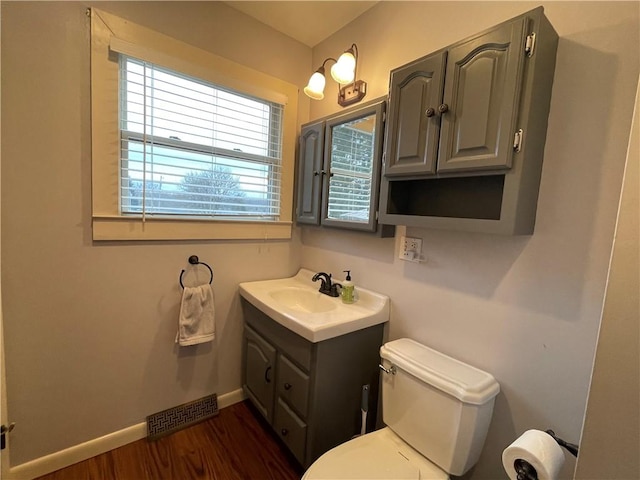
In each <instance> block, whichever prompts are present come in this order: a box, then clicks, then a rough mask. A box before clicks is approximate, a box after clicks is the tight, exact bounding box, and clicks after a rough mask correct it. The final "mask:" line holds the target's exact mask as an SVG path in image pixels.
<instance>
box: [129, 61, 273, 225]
mask: <svg viewBox="0 0 640 480" xmlns="http://www.w3.org/2000/svg"><path fill="white" fill-rule="evenodd" d="M120 65H121V88H120V93H121V122H120V124H121V141H122V145H121V151H122V156H121V169H120V171H121V211H122V212H123V213H131V214H140V213H143V212H144V213H145V214H162V215H171V214H175V215H200V216H226V217H235V218H238V217H248V218H254V217H259V218H261V219H276V218H278V216H279V207H280V165H281V158H280V156H281V151H282V149H281V145H280V142H281V138H282V132H281V124H282V122H281V117H282V111H283V107H282V105H278V104H275V103H272V102H267V101H264V100H260V99H255V98H252V97H248V96H246V95H242V94H239V93H236V92H230V91H228V90H225V89H221V88H219V87H216V86H215V85H211V84H208V83H206V82H203V81H200V80H197V79H193V78H190V77H187V76H184V75H181V74H179V73H176V72H169V71H167V70H165V69H162V68H159V67H157V66H154V65H150V64H146V63H143V62H141V61H138V60H135V59H131V58H128V57H122V59H121V63H120Z"/></svg>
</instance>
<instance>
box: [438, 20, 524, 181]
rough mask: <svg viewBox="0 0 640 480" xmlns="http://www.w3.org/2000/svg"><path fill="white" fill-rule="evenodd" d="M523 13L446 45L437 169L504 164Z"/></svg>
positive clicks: (514, 110)
mask: <svg viewBox="0 0 640 480" xmlns="http://www.w3.org/2000/svg"><path fill="white" fill-rule="evenodd" d="M526 25H527V20H526V18H520V19H518V20H516V21H514V22H511V23H506V24H503V25H501V26H499V27H497V28H496V29H494V30H490V31H489V32H487V33H484V34H482V35H481V36H478V37H475V38H473V39H471V40H469V41H467V42H464V43H461V44H459V45H456V46H454V47H453V48H451V49H450V50H449V58H448V61H447V70H446V85H445V90H444V100H443V103H442V106H441V111H443V112H442V123H441V131H440V151H439V157H438V166H437V169H438V172H453V171H465V170H482V169H496V168H510V167H511V160H512V155H513V140H514V134H515V130H516V127H515V122H516V118H517V115H518V104H519V96H520V86H521V83H522V74H523V67H524V56H525V48H524V46H525V39H526V30H525V28H526Z"/></svg>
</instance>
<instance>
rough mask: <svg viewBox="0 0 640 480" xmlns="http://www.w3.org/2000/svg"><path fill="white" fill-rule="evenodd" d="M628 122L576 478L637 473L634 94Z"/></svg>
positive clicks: (639, 327) (637, 119)
mask: <svg viewBox="0 0 640 480" xmlns="http://www.w3.org/2000/svg"><path fill="white" fill-rule="evenodd" d="M638 94H640V90H639V91H638ZM633 122H634V127H633V133H632V137H631V142H630V143H629V156H628V158H627V167H626V169H625V175H624V185H623V191H622V198H621V202H620V211H619V214H618V225H617V226H616V238H615V244H614V249H613V256H612V258H611V269H610V271H609V279H608V282H607V294H606V297H605V303H604V311H603V313H602V323H601V325H600V333H599V335H598V347H597V350H596V359H595V363H594V368H593V377H592V379H591V389H590V390H589V401H588V404H587V414H586V417H585V422H584V427H583V431H582V442H581V446H580V456H579V458H578V465H577V468H576V478H580V479H583V478H584V479H587V478H592V479H596V480H597V479H605V478H611V479H616V478H629V479H632V478H640V458H639V456H638V449H639V448H640V408H639V407H640V348H639V347H638V345H639V343H640V324H639V323H640V298H639V294H640V240H639V237H640V95H639V96H638V97H636V113H635V116H634V120H633Z"/></svg>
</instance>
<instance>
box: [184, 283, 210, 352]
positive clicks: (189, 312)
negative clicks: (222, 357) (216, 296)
mask: <svg viewBox="0 0 640 480" xmlns="http://www.w3.org/2000/svg"><path fill="white" fill-rule="evenodd" d="M215 335H216V323H215V309H214V305H213V291H212V290H211V285H209V284H208V283H206V284H204V285H200V286H198V287H184V290H183V292H182V303H181V304H180V318H179V320H178V333H177V334H176V343H179V344H180V346H187V345H196V344H198V343H203V342H210V341H212V340H213V339H214V338H215Z"/></svg>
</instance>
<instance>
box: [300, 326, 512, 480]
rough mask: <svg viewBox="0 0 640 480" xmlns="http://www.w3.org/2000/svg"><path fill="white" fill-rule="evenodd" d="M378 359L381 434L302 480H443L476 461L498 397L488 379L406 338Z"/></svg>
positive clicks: (331, 454)
mask: <svg viewBox="0 0 640 480" xmlns="http://www.w3.org/2000/svg"><path fill="white" fill-rule="evenodd" d="M380 356H381V357H382V366H381V368H384V370H385V371H384V373H382V419H383V421H384V423H385V424H386V425H387V426H386V427H385V428H383V429H381V430H377V431H375V432H372V433H368V434H366V435H363V436H360V437H357V438H355V439H353V440H350V441H348V442H346V443H343V444H342V445H339V446H337V447H335V448H333V449H332V450H329V451H328V452H327V453H325V454H324V455H322V456H321V457H320V458H318V459H317V460H316V461H315V462H314V463H313V464H312V465H311V467H309V469H308V470H307V471H306V473H305V474H304V476H303V477H302V480H330V479H333V480H347V479H349V480H353V479H368V480H373V479H385V480H389V479H394V480H401V479H448V478H449V475H456V476H459V475H462V474H464V473H465V472H466V471H468V470H469V469H470V468H471V467H472V466H473V465H474V464H475V463H476V462H477V461H478V458H479V457H480V452H481V451H482V446H483V444H484V440H485V437H486V435H487V430H488V429H489V423H490V421H491V415H492V412H493V403H494V400H495V396H496V395H497V394H498V392H499V391H500V386H499V385H498V382H496V380H495V379H494V378H493V376H492V375H490V374H488V373H486V372H483V371H482V370H479V369H477V368H475V367H472V366H470V365H467V364H465V363H462V362H460V361H458V360H455V359H453V358H451V357H448V356H446V355H444V354H442V353H440V352H437V351H435V350H432V349H431V348H428V347H425V346H424V345H421V344H419V343H417V342H415V341H413V340H410V339H408V338H403V339H399V340H394V341H392V342H389V343H386V344H385V345H383V346H382V348H381V349H380Z"/></svg>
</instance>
